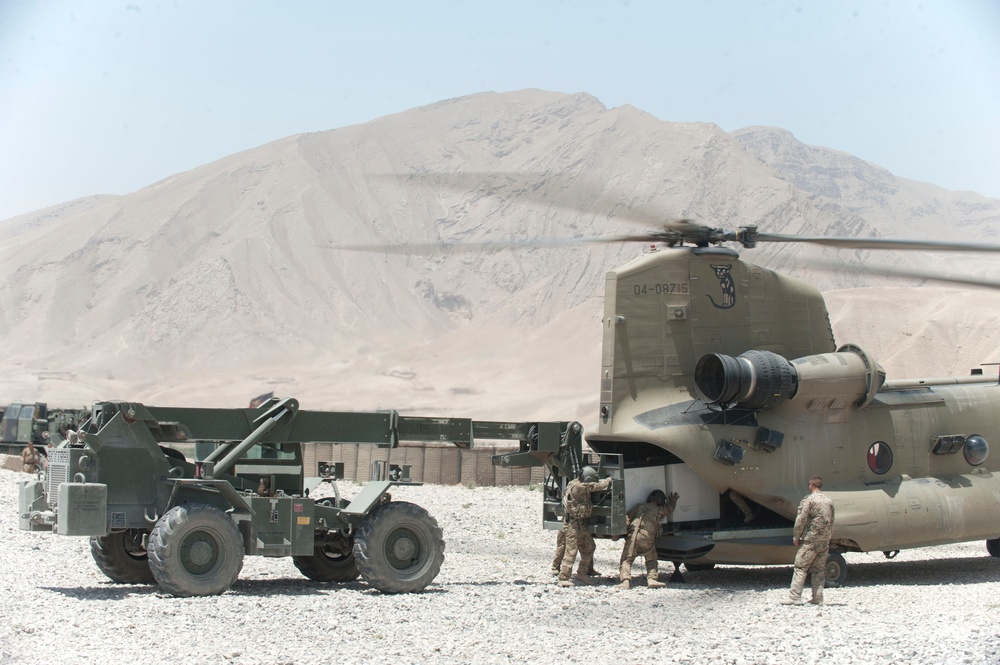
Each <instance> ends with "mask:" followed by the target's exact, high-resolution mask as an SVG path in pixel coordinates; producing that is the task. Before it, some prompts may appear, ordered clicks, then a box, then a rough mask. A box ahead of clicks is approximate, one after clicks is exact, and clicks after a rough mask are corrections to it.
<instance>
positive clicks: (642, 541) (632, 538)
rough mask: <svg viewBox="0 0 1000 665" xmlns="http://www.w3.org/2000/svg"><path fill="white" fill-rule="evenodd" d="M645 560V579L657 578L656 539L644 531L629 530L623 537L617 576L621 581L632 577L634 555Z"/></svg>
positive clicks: (658, 576)
mask: <svg viewBox="0 0 1000 665" xmlns="http://www.w3.org/2000/svg"><path fill="white" fill-rule="evenodd" d="M640 556H641V557H642V558H643V559H645V560H646V579H648V580H659V578H660V572H659V570H657V563H658V562H657V560H656V540H655V539H654V538H653V537H652V536H650V535H649V534H648V533H646V532H645V531H641V532H639V533H634V532H630V533H629V534H628V536H627V537H626V539H625V548H624V549H623V550H622V560H621V566H619V570H618V576H619V578H620V579H621V581H622V582H625V581H626V580H631V579H632V563H633V562H634V561H635V560H636V557H640Z"/></svg>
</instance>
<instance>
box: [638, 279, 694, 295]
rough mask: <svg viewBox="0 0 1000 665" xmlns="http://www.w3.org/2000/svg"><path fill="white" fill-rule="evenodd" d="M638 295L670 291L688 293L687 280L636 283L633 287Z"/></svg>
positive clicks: (667, 292)
mask: <svg viewBox="0 0 1000 665" xmlns="http://www.w3.org/2000/svg"><path fill="white" fill-rule="evenodd" d="M632 288H633V290H634V291H635V295H637V296H646V295H657V296H660V295H663V294H669V293H688V283H687V282H669V283H667V284H636V285H635V286H633V287H632Z"/></svg>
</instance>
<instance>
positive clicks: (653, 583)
mask: <svg viewBox="0 0 1000 665" xmlns="http://www.w3.org/2000/svg"><path fill="white" fill-rule="evenodd" d="M646 586H648V587H649V588H650V589H662V588H663V587H665V586H667V585H666V584H664V583H663V582H661V581H660V580H658V579H656V578H655V577H650V578H649V579H648V580H646Z"/></svg>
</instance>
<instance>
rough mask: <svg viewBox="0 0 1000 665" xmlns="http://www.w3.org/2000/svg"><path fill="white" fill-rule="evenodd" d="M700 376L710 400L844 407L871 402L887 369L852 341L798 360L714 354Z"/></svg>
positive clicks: (703, 359)
mask: <svg viewBox="0 0 1000 665" xmlns="http://www.w3.org/2000/svg"><path fill="white" fill-rule="evenodd" d="M694 378H695V385H696V386H697V388H698V392H699V395H700V396H701V398H702V400H704V401H705V402H707V403H708V404H718V405H723V406H729V405H737V406H741V407H743V408H746V409H754V410H760V409H766V408H769V407H772V406H776V405H778V404H780V403H782V402H784V401H785V400H790V399H795V400H802V401H806V402H808V404H806V408H808V409H823V408H826V409H839V408H844V407H846V406H848V405H850V404H854V405H855V406H857V407H863V406H866V405H867V404H868V403H869V402H870V401H871V399H872V398H873V397H874V394H875V391H877V390H878V389H879V388H880V387H881V385H882V383H883V382H884V381H885V373H884V372H883V371H882V368H881V367H879V366H878V364H877V363H875V362H874V361H873V360H872V359H871V357H870V356H869V355H868V354H867V353H866V352H865V351H864V350H863V349H861V348H860V347H857V346H853V345H848V346H844V347H841V348H840V350H839V351H838V352H837V353H821V354H818V355H814V356H805V357H803V358H797V359H795V360H792V361H789V360H786V359H785V358H782V357H781V356H779V355H778V354H776V353H772V352H770V351H759V350H752V351H747V352H746V353H743V354H740V355H739V356H738V357H733V356H727V355H724V354H721V353H710V354H708V355H705V356H702V357H701V359H700V360H699V361H698V364H697V366H696V367H695V373H694Z"/></svg>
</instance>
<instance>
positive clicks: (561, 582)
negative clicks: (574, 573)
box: [559, 579, 573, 587]
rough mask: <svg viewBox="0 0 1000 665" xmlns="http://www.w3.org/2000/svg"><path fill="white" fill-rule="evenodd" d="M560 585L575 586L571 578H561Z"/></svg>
mask: <svg viewBox="0 0 1000 665" xmlns="http://www.w3.org/2000/svg"><path fill="white" fill-rule="evenodd" d="M559 586H562V587H567V586H573V582H572V581H570V580H564V579H560V580H559Z"/></svg>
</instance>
